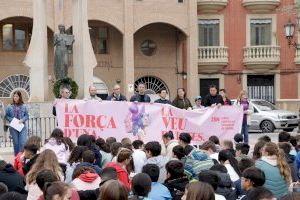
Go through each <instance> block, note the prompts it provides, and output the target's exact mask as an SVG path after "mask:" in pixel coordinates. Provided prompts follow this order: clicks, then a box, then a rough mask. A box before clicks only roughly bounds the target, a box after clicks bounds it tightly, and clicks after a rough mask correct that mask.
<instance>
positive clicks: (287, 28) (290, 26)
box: [284, 17, 300, 49]
mask: <svg viewBox="0 0 300 200" xmlns="http://www.w3.org/2000/svg"><path fill="white" fill-rule="evenodd" d="M297 25H298V27H299V28H300V26H299V25H300V17H298V18H297ZM295 28H296V24H294V23H293V22H292V21H291V20H289V21H288V23H287V24H285V25H284V33H285V37H286V39H287V40H288V45H289V46H291V45H293V47H295V48H296V49H299V47H298V43H297V42H292V39H293V37H294V32H295Z"/></svg>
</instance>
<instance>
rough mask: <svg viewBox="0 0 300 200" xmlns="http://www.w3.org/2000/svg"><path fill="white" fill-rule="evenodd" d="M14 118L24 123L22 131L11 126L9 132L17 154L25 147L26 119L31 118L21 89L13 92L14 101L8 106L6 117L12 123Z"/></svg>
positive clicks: (26, 134)
mask: <svg viewBox="0 0 300 200" xmlns="http://www.w3.org/2000/svg"><path fill="white" fill-rule="evenodd" d="M14 118H16V119H18V120H19V123H20V124H21V123H22V124H24V127H23V129H22V130H21V131H17V130H16V129H14V128H12V127H9V132H10V135H11V137H12V140H13V145H14V153H15V156H16V155H17V154H18V153H19V152H20V151H21V150H22V149H23V147H24V144H25V142H26V140H27V136H28V133H27V127H26V123H25V122H26V121H27V120H28V118H29V115H28V109H27V107H26V105H25V104H24V102H23V98H22V94H21V92H20V91H15V92H14V93H13V102H12V104H11V105H9V106H8V107H7V108H6V114H5V119H6V120H7V121H8V122H9V123H10V122H11V121H12V120H13V119H14Z"/></svg>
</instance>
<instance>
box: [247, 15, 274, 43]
mask: <svg viewBox="0 0 300 200" xmlns="http://www.w3.org/2000/svg"><path fill="white" fill-rule="evenodd" d="M250 25H251V46H260V45H271V43H272V42H271V38H272V31H271V29H272V19H252V20H251V21H250Z"/></svg>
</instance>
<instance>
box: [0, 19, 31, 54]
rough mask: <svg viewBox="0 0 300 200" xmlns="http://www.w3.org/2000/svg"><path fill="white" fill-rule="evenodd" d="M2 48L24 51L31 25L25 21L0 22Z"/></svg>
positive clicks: (27, 43)
mask: <svg viewBox="0 0 300 200" xmlns="http://www.w3.org/2000/svg"><path fill="white" fill-rule="evenodd" d="M0 27H1V29H2V35H0V37H2V38H1V39H2V46H1V47H2V49H3V50H11V51H14V50H15V51H25V50H26V49H27V48H28V46H29V43H30V39H31V30H32V26H31V25H30V24H27V23H23V24H22V23H12V24H0Z"/></svg>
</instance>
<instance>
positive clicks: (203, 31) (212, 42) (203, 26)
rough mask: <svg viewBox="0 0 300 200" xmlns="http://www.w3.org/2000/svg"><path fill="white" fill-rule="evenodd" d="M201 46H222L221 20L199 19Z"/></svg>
mask: <svg viewBox="0 0 300 200" xmlns="http://www.w3.org/2000/svg"><path fill="white" fill-rule="evenodd" d="M198 24H199V46H220V20H218V19H200V20H199V23H198Z"/></svg>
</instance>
